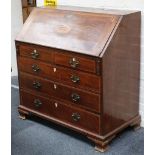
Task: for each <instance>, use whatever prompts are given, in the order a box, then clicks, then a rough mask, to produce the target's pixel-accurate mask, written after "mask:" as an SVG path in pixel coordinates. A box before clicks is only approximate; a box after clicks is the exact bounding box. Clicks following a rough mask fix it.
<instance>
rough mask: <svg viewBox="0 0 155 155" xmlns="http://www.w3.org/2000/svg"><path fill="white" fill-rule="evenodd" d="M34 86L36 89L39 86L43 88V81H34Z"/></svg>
mask: <svg viewBox="0 0 155 155" xmlns="http://www.w3.org/2000/svg"><path fill="white" fill-rule="evenodd" d="M33 87H34V88H35V89H39V88H41V83H40V82H37V81H34V82H33Z"/></svg>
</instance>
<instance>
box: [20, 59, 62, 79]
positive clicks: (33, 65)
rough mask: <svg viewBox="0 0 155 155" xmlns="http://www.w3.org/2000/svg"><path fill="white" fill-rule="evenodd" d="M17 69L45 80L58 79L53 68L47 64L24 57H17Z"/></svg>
mask: <svg viewBox="0 0 155 155" xmlns="http://www.w3.org/2000/svg"><path fill="white" fill-rule="evenodd" d="M18 67H19V70H20V71H22V72H26V73H31V74H33V75H36V76H40V77H44V78H47V79H59V74H57V73H55V71H54V69H55V67H53V66H52V65H51V64H48V63H44V62H41V61H37V60H32V59H29V58H25V57H18Z"/></svg>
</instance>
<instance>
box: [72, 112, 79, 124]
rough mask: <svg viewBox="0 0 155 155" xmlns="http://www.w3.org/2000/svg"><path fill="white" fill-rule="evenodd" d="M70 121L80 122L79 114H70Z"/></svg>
mask: <svg viewBox="0 0 155 155" xmlns="http://www.w3.org/2000/svg"><path fill="white" fill-rule="evenodd" d="M72 119H73V121H75V122H78V121H79V120H80V114H78V113H73V114H72Z"/></svg>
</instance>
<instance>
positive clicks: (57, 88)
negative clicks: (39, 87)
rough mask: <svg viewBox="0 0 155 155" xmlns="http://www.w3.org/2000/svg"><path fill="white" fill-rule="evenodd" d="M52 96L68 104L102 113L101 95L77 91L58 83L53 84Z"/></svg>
mask: <svg viewBox="0 0 155 155" xmlns="http://www.w3.org/2000/svg"><path fill="white" fill-rule="evenodd" d="M51 86H52V87H51V88H52V91H51V95H52V96H53V95H54V96H55V97H57V98H58V99H61V100H64V101H65V102H67V103H71V104H73V105H76V106H79V107H84V108H85V109H89V110H91V111H95V112H100V95H98V94H94V93H90V92H87V91H83V90H80V89H75V88H72V87H68V86H65V85H62V84H58V83H51Z"/></svg>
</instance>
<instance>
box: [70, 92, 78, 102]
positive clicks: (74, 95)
mask: <svg viewBox="0 0 155 155" xmlns="http://www.w3.org/2000/svg"><path fill="white" fill-rule="evenodd" d="M71 97H72V101H73V102H77V101H79V100H80V95H78V94H76V93H73V94H72V95H71Z"/></svg>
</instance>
